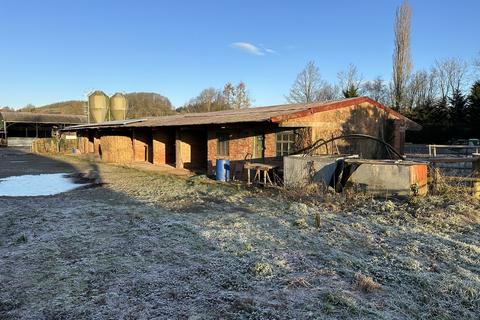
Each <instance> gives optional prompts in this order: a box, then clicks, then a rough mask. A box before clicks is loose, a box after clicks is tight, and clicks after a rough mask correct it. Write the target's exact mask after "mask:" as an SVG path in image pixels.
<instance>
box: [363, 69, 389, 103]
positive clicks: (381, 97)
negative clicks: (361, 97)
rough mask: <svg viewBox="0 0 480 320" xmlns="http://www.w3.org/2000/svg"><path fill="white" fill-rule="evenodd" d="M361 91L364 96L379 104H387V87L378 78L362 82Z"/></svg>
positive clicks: (380, 78)
mask: <svg viewBox="0 0 480 320" xmlns="http://www.w3.org/2000/svg"><path fill="white" fill-rule="evenodd" d="M362 91H363V92H364V94H366V95H367V96H369V97H370V98H372V99H373V100H376V101H378V102H380V103H383V104H386V103H387V102H388V87H387V85H386V84H385V81H384V80H383V79H382V77H380V76H378V77H376V78H375V79H373V80H370V81H366V82H364V83H363V84H362Z"/></svg>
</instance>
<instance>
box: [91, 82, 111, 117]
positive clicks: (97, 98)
mask: <svg viewBox="0 0 480 320" xmlns="http://www.w3.org/2000/svg"><path fill="white" fill-rule="evenodd" d="M108 107H109V98H108V96H107V95H106V94H105V93H104V92H103V91H99V90H97V91H94V92H92V93H91V94H89V95H88V110H89V121H90V122H93V123H99V122H104V121H107V120H108V119H107V114H108Z"/></svg>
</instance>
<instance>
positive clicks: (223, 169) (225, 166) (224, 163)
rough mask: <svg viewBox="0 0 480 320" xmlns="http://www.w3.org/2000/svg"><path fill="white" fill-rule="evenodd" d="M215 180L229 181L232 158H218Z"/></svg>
mask: <svg viewBox="0 0 480 320" xmlns="http://www.w3.org/2000/svg"><path fill="white" fill-rule="evenodd" d="M215 180H217V181H228V180H230V160H225V159H217V162H216V168H215Z"/></svg>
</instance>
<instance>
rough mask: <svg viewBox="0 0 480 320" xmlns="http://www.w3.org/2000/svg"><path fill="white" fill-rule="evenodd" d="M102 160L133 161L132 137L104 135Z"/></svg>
mask: <svg viewBox="0 0 480 320" xmlns="http://www.w3.org/2000/svg"><path fill="white" fill-rule="evenodd" d="M100 144H101V146H102V160H104V161H106V162H115V163H130V162H132V161H133V146H132V139H131V138H130V137H129V136H120V135H117V136H102V137H101V142H100Z"/></svg>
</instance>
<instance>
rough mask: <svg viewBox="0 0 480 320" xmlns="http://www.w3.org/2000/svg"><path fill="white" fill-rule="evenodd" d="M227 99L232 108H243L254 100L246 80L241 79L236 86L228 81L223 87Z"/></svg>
mask: <svg viewBox="0 0 480 320" xmlns="http://www.w3.org/2000/svg"><path fill="white" fill-rule="evenodd" d="M223 96H224V98H225V101H226V102H227V103H228V105H229V106H230V107H231V108H232V109H242V108H248V107H250V106H251V104H252V101H251V98H250V96H249V94H248V91H247V87H246V85H245V83H244V82H242V81H240V82H239V83H238V84H237V85H236V86H233V85H232V84H231V83H230V82H227V83H226V84H225V86H224V87H223Z"/></svg>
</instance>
